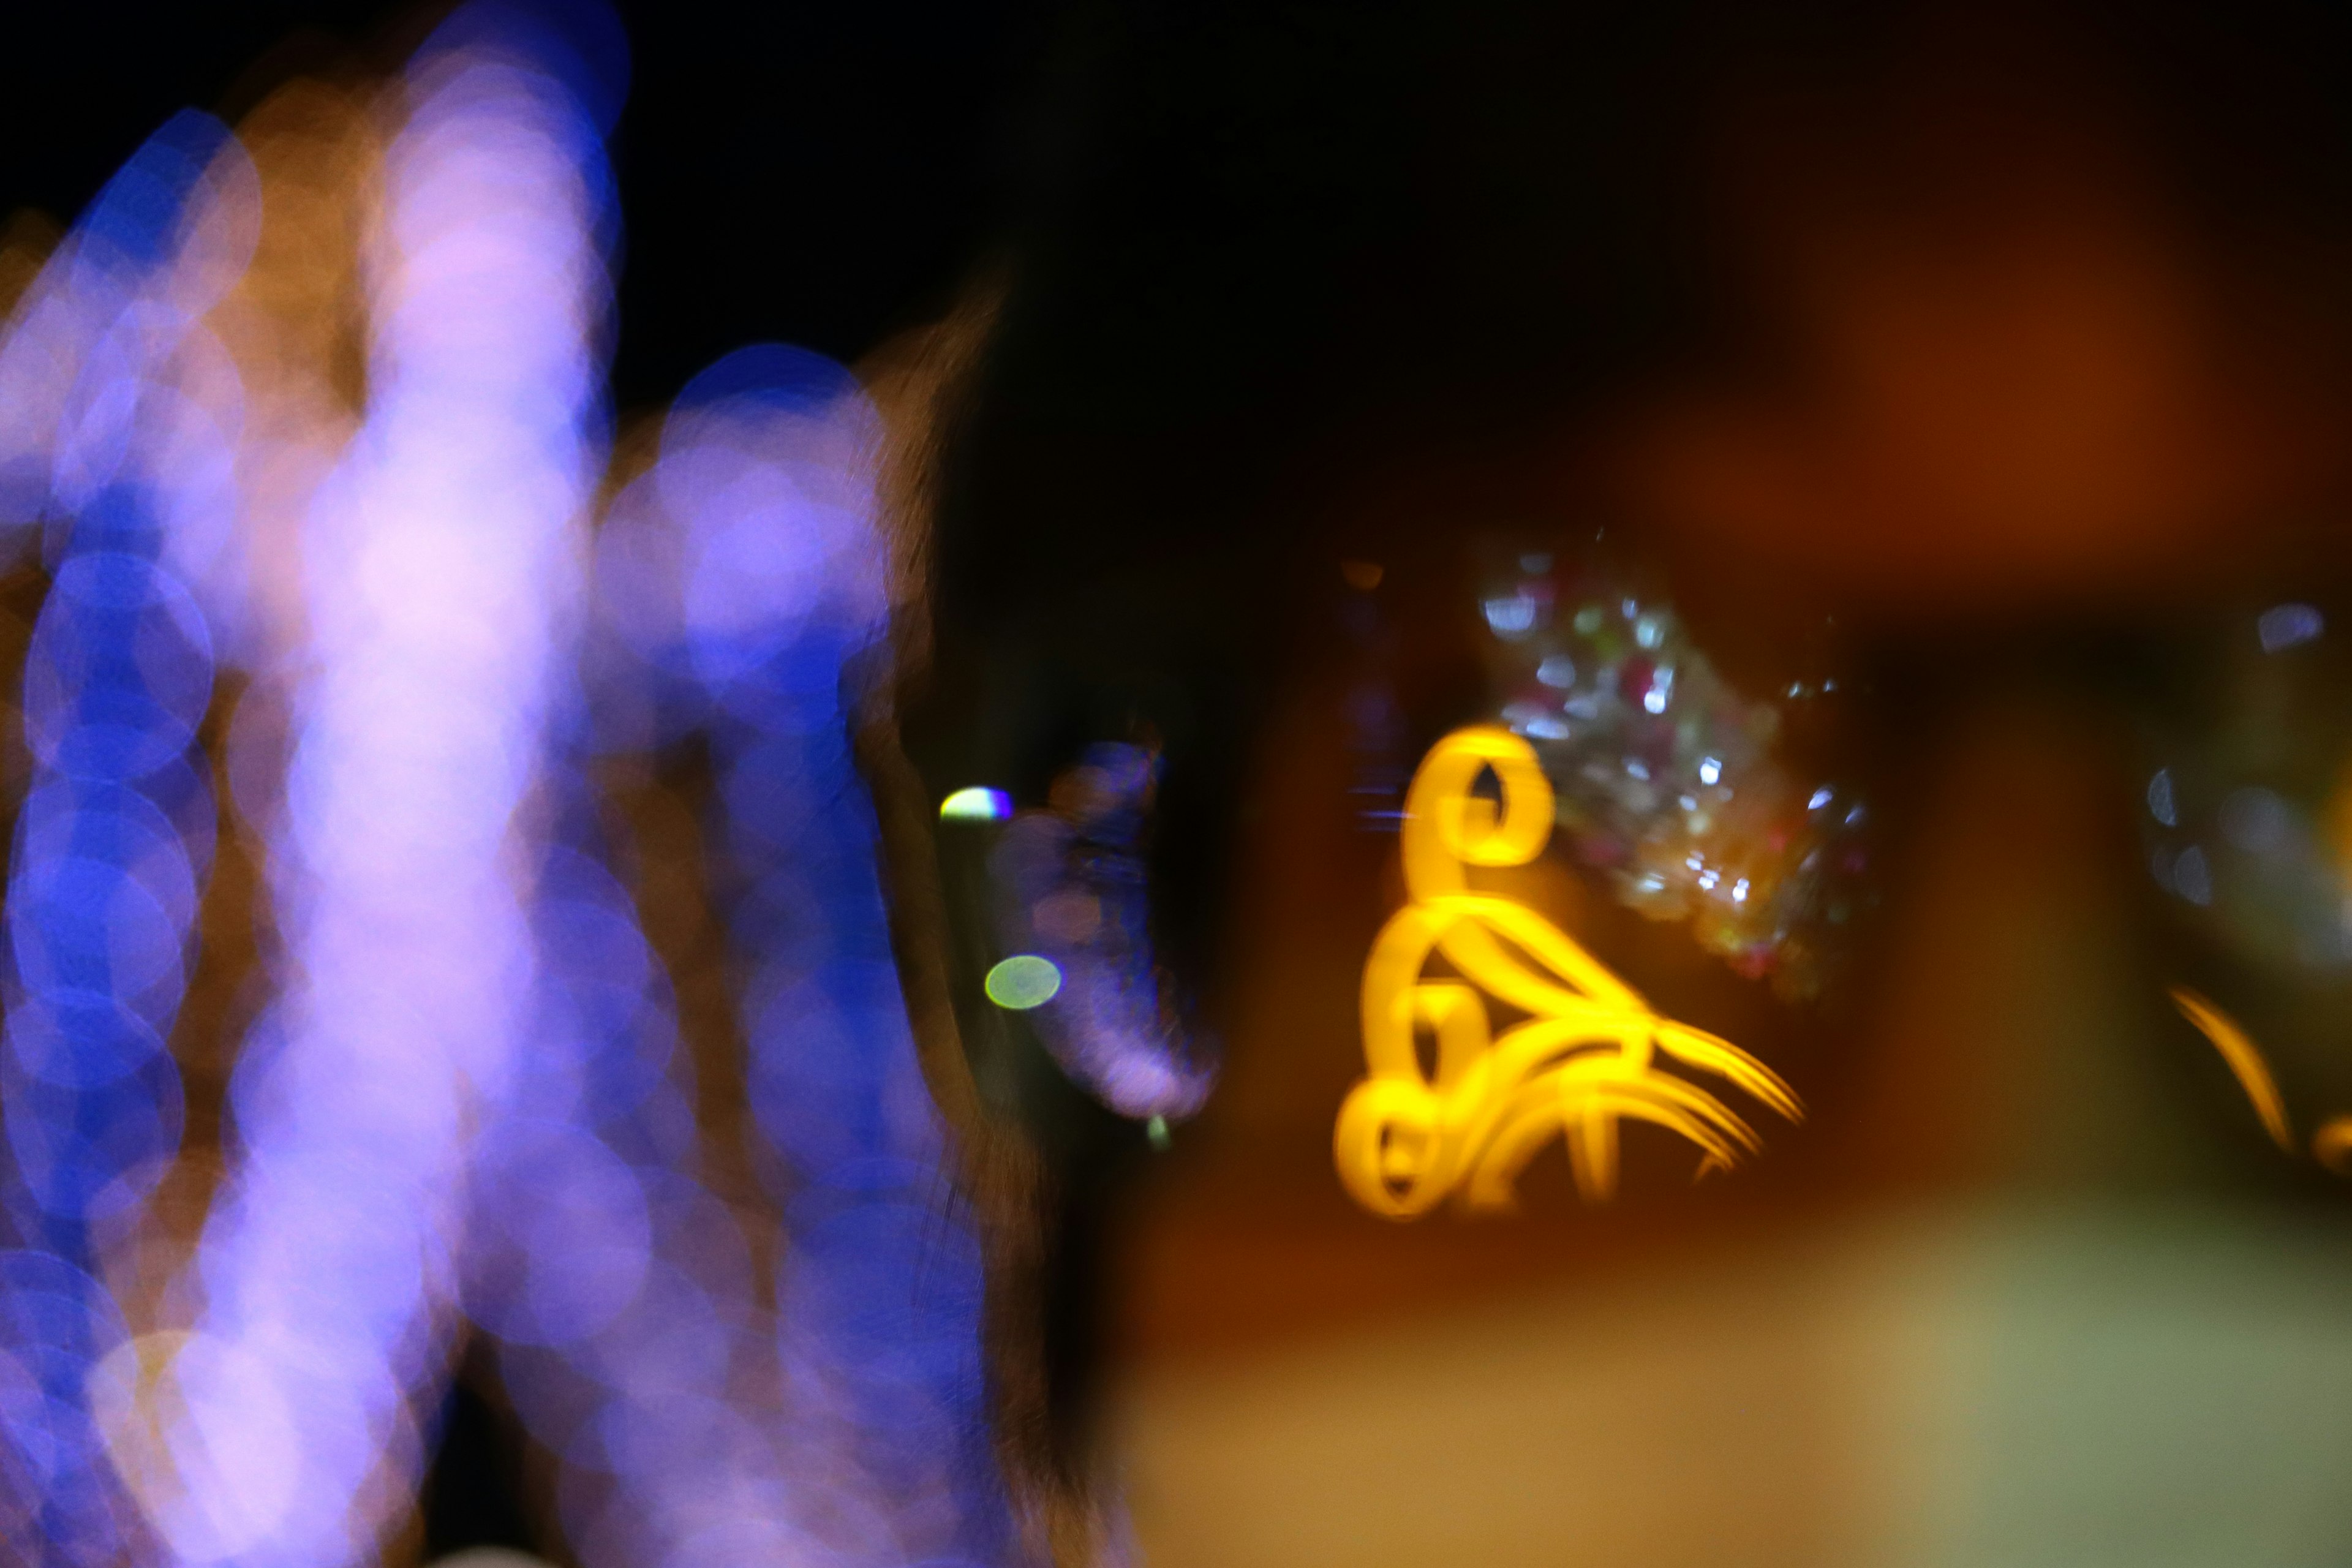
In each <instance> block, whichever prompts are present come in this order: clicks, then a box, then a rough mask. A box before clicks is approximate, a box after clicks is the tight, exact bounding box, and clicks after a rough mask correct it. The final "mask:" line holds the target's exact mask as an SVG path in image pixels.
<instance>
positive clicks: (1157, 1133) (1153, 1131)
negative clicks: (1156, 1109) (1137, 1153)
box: [1143, 1116, 1175, 1154]
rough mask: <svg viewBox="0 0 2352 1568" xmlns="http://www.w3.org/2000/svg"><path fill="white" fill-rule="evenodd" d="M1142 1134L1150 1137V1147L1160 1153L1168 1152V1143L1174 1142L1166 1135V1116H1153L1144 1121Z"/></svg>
mask: <svg viewBox="0 0 2352 1568" xmlns="http://www.w3.org/2000/svg"><path fill="white" fill-rule="evenodd" d="M1143 1135H1144V1136H1145V1137H1146V1138H1149V1139H1150V1140H1151V1146H1152V1148H1153V1149H1155V1150H1157V1151H1158V1152H1160V1153H1162V1154H1165V1153H1166V1152H1168V1145H1169V1144H1171V1143H1172V1142H1175V1140H1174V1139H1172V1138H1171V1137H1169V1136H1168V1118H1166V1117H1164V1116H1155V1117H1153V1118H1152V1119H1151V1120H1150V1121H1147V1122H1145V1123H1144V1124H1143Z"/></svg>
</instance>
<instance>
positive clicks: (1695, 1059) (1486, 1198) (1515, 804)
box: [1333, 727, 1803, 1219]
mask: <svg viewBox="0 0 2352 1568" xmlns="http://www.w3.org/2000/svg"><path fill="white" fill-rule="evenodd" d="M1486 773H1493V774H1494V775H1495V778H1496V781H1497V782H1498V783H1499V784H1500V785H1501V790H1502V799H1501V803H1500V806H1499V809H1498V808H1497V805H1496V803H1495V802H1492V801H1488V800H1485V799H1481V798H1479V797H1477V796H1475V795H1473V794H1472V791H1473V789H1474V788H1475V786H1476V784H1477V783H1478V781H1479V779H1480V778H1481V777H1482V776H1483V775H1485V774H1486ZM1552 821H1553V808H1552V792H1551V784H1550V782H1549V780H1547V779H1546V778H1545V777H1544V773H1543V770H1542V768H1541V767H1540V766H1538V763H1537V762H1536V757H1535V752H1533V750H1532V749H1530V748H1529V747H1528V743H1527V742H1525V741H1522V740H1521V739H1519V738H1518V737H1517V736H1516V735H1514V734H1511V733H1510V732H1509V731H1505V730H1499V729H1494V728H1489V727H1478V728H1474V729H1467V730H1459V731H1455V732H1454V733H1453V734H1451V735H1448V736H1447V737H1446V738H1445V739H1444V740H1443V741H1440V742H1438V743H1437V744H1436V745H1435V746H1434V747H1433V748H1431V750H1430V752H1429V754H1428V756H1427V757H1425V758H1423V761H1422V764H1421V768H1420V771H1419V772H1418V773H1415V774H1414V776H1413V781H1412V790H1411V792H1410V793H1409V794H1408V795H1407V796H1406V798H1405V820H1404V828H1403V851H1404V879H1405V889H1406V893H1407V896H1408V900H1409V901H1408V902H1407V903H1406V905H1405V907H1404V908H1403V909H1402V910H1398V911H1397V912H1396V914H1394V915H1393V916H1391V918H1390V920H1389V922H1388V924H1387V925H1386V926H1384V927H1383V928H1382V929H1381V934H1380V936H1379V938H1378V939H1377V940H1376V941H1375V942H1374V943H1373V945H1372V951H1371V954H1370V957H1369V958H1368V959H1367V960H1366V962H1365V965H1364V979H1363V990H1362V1008H1363V1031H1364V1058H1365V1064H1366V1066H1367V1068H1369V1076H1368V1077H1367V1078H1366V1079H1364V1080H1363V1081H1362V1082H1360V1083H1359V1084H1358V1085H1357V1086H1356V1087H1355V1089H1353V1090H1351V1091H1350V1092H1349V1096H1348V1098H1347V1100H1346V1102H1345V1103H1344V1104H1343V1105H1342V1106H1341V1107H1340V1110H1339V1125H1338V1127H1337V1128H1336V1129H1335V1131H1334V1134H1333V1154H1334V1157H1335V1159H1336V1160H1337V1162H1338V1164H1339V1177H1340V1180H1341V1181H1342V1182H1343V1183H1345V1184H1346V1185H1347V1188H1348V1190H1349V1193H1350V1194H1353V1195H1354V1196H1355V1198H1356V1199H1357V1201H1358V1202H1360V1203H1361V1204H1362V1205H1364V1206H1365V1207H1366V1208H1368V1209H1370V1210H1371V1211H1372V1212H1373V1213H1375V1214H1378V1215H1386V1216H1388V1217H1389V1218H1391V1219H1410V1218H1412V1217H1413V1216H1415V1215H1422V1214H1425V1213H1427V1212H1428V1211H1429V1210H1430V1209H1432V1208H1433V1207H1435V1206H1436V1205H1438V1204H1439V1203H1440V1202H1442V1201H1443V1200H1444V1198H1445V1197H1446V1196H1447V1195H1448V1194H1457V1193H1458V1194H1459V1195H1460V1197H1461V1199H1462V1201H1463V1204H1464V1205H1465V1207H1467V1208H1469V1209H1472V1210H1507V1209H1509V1208H1510V1207H1511V1206H1512V1203H1513V1196H1514V1186H1515V1184H1516V1183H1517V1178H1518V1173H1519V1172H1520V1170H1521V1169H1522V1168H1523V1167H1524V1166H1525V1165H1526V1164H1527V1163H1528V1160H1529V1159H1530V1158H1532V1157H1533V1156H1534V1155H1535V1153H1536V1152H1538V1150H1539V1149H1541V1148H1542V1147H1543V1146H1544V1145H1545V1144H1546V1143H1548V1142H1550V1140H1551V1136H1552V1134H1553V1132H1554V1131H1559V1133H1561V1134H1563V1135H1564V1136H1565V1138H1566V1140H1567V1142H1568V1152H1569V1159H1570V1165H1571V1167H1572V1168H1573V1170H1574V1172H1575V1174H1576V1184H1577V1189H1578V1191H1579V1192H1580V1193H1581V1194H1583V1195H1584V1196H1585V1198H1586V1199H1587V1200H1588V1201H1594V1202H1598V1201H1602V1200H1605V1199H1607V1198H1608V1197H1609V1196H1610V1195H1611V1194H1612V1193H1613V1192H1614V1191H1615V1190H1616V1184H1617V1138H1618V1123H1619V1122H1620V1121H1626V1120H1632V1121H1646V1122H1649V1123H1651V1124H1653V1125H1654V1126H1658V1127H1663V1128H1665V1129H1666V1130H1667V1131H1672V1132H1675V1133H1676V1134H1679V1135H1680V1136H1681V1137H1683V1138H1685V1139H1687V1140H1688V1141H1689V1142H1693V1143H1695V1144H1696V1145H1697V1146H1698V1148H1699V1149H1700V1151H1701V1152H1702V1155H1703V1158H1702V1159H1701V1160H1700V1162H1699V1167H1698V1169H1699V1173H1700V1174H1702V1175H1703V1174H1705V1173H1706V1172H1708V1171H1710V1170H1728V1169H1729V1168H1730V1167H1731V1166H1733V1165H1735V1164H1737V1163H1738V1162H1739V1159H1740V1158H1741V1156H1742V1155H1743V1154H1746V1153H1754V1152H1758V1151H1759V1149H1760V1148H1761V1147H1762V1144H1761V1141H1760V1140H1759V1138H1758V1136H1757V1134H1756V1132H1755V1131H1754V1130H1753V1129H1751V1128H1750V1127H1749V1126H1748V1123H1747V1122H1746V1121H1743V1120H1741V1119H1740V1118H1739V1117H1738V1115H1736V1114H1734V1113H1733V1112H1732V1111H1731V1110H1729V1109H1728V1108H1727V1107H1726V1106H1725V1105H1724V1104H1723V1103H1722V1102H1721V1101H1720V1100H1717V1099H1716V1098H1715V1096H1713V1095H1712V1094H1709V1093H1707V1092H1706V1090H1704V1089H1699V1088H1697V1087H1696V1086H1694V1085H1692V1084H1690V1083H1687V1082H1685V1081H1684V1080H1683V1079H1678V1078H1675V1077H1672V1076H1669V1075H1668V1074H1667V1073H1665V1072H1664V1071H1662V1070H1660V1067H1659V1063H1658V1057H1659V1055H1660V1054H1661V1053H1663V1054H1664V1056H1665V1057H1667V1058H1671V1059H1672V1060H1673V1061H1674V1062H1675V1063H1677V1064H1679V1065H1681V1066H1682V1067H1684V1068H1690V1069H1694V1070H1696V1071H1698V1072H1703V1073H1709V1074H1713V1075H1714V1076H1716V1077H1718V1078H1722V1079H1728V1080H1730V1081H1731V1082H1732V1083H1733V1084H1734V1085H1736V1086H1738V1088H1740V1089H1744V1090H1746V1091H1747V1092H1748V1094H1750V1095H1751V1096H1753V1097H1754V1098H1756V1099H1757V1100H1761V1101H1762V1102H1763V1103H1764V1104H1765V1105H1767V1106H1769V1107H1770V1108H1771V1109H1772V1110H1776V1111H1778V1112H1779V1113H1780V1114H1781V1115H1782V1116H1784V1117H1787V1118H1788V1119H1789V1120H1790V1121H1797V1120H1799V1119H1801V1116H1802V1114H1803V1112H1802V1108H1801V1105H1800V1104H1799V1102H1798V1100H1797V1097H1796V1095H1795V1093H1794V1092H1793V1091H1792V1090H1790V1088H1789V1086H1788V1085H1787V1084H1785V1083H1783V1082H1782V1081H1781V1080H1780V1078H1779V1077H1778V1076H1777V1075H1776V1074H1774V1073H1773V1072H1772V1070H1771V1069H1770V1068H1767V1067H1765V1066H1764V1064H1763V1063H1761V1062H1759V1061H1758V1060H1757V1059H1756V1058H1753V1057H1751V1056H1749V1055H1748V1053H1747V1052H1745V1051H1743V1050H1741V1049H1739V1047H1737V1046H1734V1045H1732V1044H1731V1043H1729V1042H1728V1041H1726V1040H1722V1039H1718V1038H1717V1037H1715V1036H1713V1035H1709V1034H1706V1033H1705V1032H1704V1031H1702V1030H1698V1029H1695V1028H1692V1027H1691V1026H1688V1025H1686V1024H1681V1023H1677V1022H1675V1020H1673V1019H1670V1018H1667V1017H1664V1016H1661V1015H1660V1014H1659V1013H1658V1012H1657V1011H1656V1010H1655V1009H1654V1008H1653V1007H1652V1006H1651V1005H1649V1003H1648V1002H1646V1001H1644V1000H1643V998H1642V997H1641V996H1640V995H1639V994H1637V993H1635V992H1634V991H1633V988H1632V987H1630V986H1628V985H1627V984H1625V983H1624V982H1623V981H1622V980H1620V979H1619V978H1618V977H1617V976H1616V975H1615V974H1614V973H1612V972H1611V971H1610V970H1609V968H1608V967H1607V966H1606V965H1605V964H1603V963H1601V962H1600V961H1599V960H1597V959H1595V958H1594V957H1593V956H1592V955H1591V953H1589V952H1586V951H1585V950H1584V948H1583V947H1582V946H1580V944H1578V942H1576V941H1575V940H1574V939H1573V938H1571V937H1570V936H1569V935H1568V934H1567V933H1566V932H1564V931H1561V930H1560V929H1559V927H1557V926H1555V925H1553V924H1552V923H1551V922H1550V921H1547V920H1545V919H1544V918H1543V916H1541V915H1540V914H1538V913H1537V912H1536V911H1535V910H1530V909H1528V908H1526V907H1524V906H1522V905H1520V904H1517V903H1514V902H1512V901H1511V900H1508V899H1504V898H1498V897H1496V896H1494V895H1491V894H1485V893H1479V892H1475V891H1474V890H1472V889H1471V888H1470V885H1469V878H1468V875H1467V868H1469V867H1473V866H1483V867H1507V866H1523V865H1526V864H1527V863H1528V862H1529V861H1531V860H1533V859H1534V858H1536V857H1537V856H1538V855H1539V854H1541V853H1542V851H1543V847H1544V845H1545V843H1546V841H1547V840H1548V839H1549V837H1551V827H1552ZM1439 956H1442V957H1443V958H1444V960H1445V962H1446V963H1448V964H1449V965H1450V966H1451V967H1452V969H1453V971H1454V973H1453V974H1452V975H1444V974H1441V975H1438V976H1433V977H1431V976H1425V975H1424V973H1423V972H1424V971H1425V970H1426V969H1427V967H1428V965H1429V963H1430V961H1431V959H1432V958H1433V957H1439ZM1486 996H1493V997H1494V998H1496V1000H1497V1001H1500V1002H1502V1003H1504V1004H1505V1005H1507V1006H1510V1007H1512V1008H1514V1009H1517V1011H1519V1012H1523V1013H1526V1014H1528V1015H1529V1016H1528V1019H1527V1020H1526V1021H1525V1022H1523V1023H1520V1024H1517V1025H1515V1026H1512V1027H1510V1028H1508V1029H1506V1030H1505V1031H1504V1032H1503V1033H1502V1035H1501V1036H1500V1037H1495V1036H1494V1035H1493V1033H1492V1030H1491V1027H1490V1025H1489V1020H1488V1017H1487V1012H1486ZM1423 1030H1426V1031H1427V1032H1428V1033H1429V1034H1430V1035H1431V1036H1432V1037H1433V1038H1434V1040H1435V1043H1436V1071H1435V1074H1434V1076H1431V1075H1430V1074H1428V1073H1426V1072H1424V1071H1423V1067H1422V1057H1421V1050H1420V1047H1419V1044H1418V1037H1419V1036H1420V1035H1421V1033H1422V1032H1423Z"/></svg>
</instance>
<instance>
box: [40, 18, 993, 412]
mask: <svg viewBox="0 0 2352 1568" xmlns="http://www.w3.org/2000/svg"><path fill="white" fill-rule="evenodd" d="M617 9H618V10H619V12H620V15H621V19H622V22H623V25H624V26H625V27H626V28H627V30H628V34H629V37H630V41H631V44H632V47H633V54H634V61H633V63H634V75H633V79H632V82H631V85H630V91H629V97H628V101H627V104H626V106H625V109H624V110H623V111H622V115H621V120H620V123H619V126H618V129H617V132H616V134H615V137H614V144H613V148H612V153H613V158H614V168H615V172H616V174H617V175H618V178H619V184H620V194H621V202H622V208H623V223H624V226H625V240H624V244H625V251H624V254H623V256H622V258H621V268H620V276H619V279H618V287H619V307H620V312H619V313H620V323H621V325H620V338H619V342H618V345H617V350H616V354H615V361H614V392H615V395H616V397H617V399H618V401H619V403H620V405H622V406H623V407H624V408H627V407H633V406H637V405H646V404H655V403H659V402H663V401H666V400H667V398H668V397H669V396H670V395H672V394H674V393H675V392H676V391H677V389H678V387H679V386H680V385H681V384H684V383H685V382H686V381H687V380H688V378H689V377H690V376H691V375H692V374H694V373H695V371H697V370H698V369H699V368H701V367H702V366H703V365H705V364H708V363H709V362H710V361H711V360H713V359H716V358H717V357H718V356H719V355H720V354H722V353H726V352H727V351H728V350H730V349H732V348H737V347H740V346H741V345H742V344H744V343H747V342H757V341H760V340H763V339H780V340H782V341H784V342H794V343H800V344H803V345H805V346H807V347H810V348H814V349H818V350H820V351H822V352H824V353H828V354H832V355H834V356H835V357H836V358H843V359H847V358H853V357H855V356H856V355H857V354H859V353H863V352H864V351H866V349H868V348H870V347H872V346H873V345H874V344H875V343H876V342H877V341H878V340H879V339H880V338H881V337H882V336H884V335H885V334H887V332H888V331H890V330H891V328H892V327H894V326H895V325H898V324H899V323H901V322H903V321H909V320H913V319H917V318H919V316H921V315H922V314H924V313H926V312H927V311H929V310H931V309H932V308H934V306H935V304H936V303H937V302H938V301H940V300H944V298H945V297H946V296H947V294H948V292H949V291H950V289H951V287H952V285H953V282H954V280H955V279H957V278H958V277H959V276H960V275H961V273H962V272H963V271H964V269H965V268H966V267H967V265H968V264H969V262H970V260H971V258H973V257H974V256H975V255H976V254H977V253H978V251H979V250H980V249H981V247H982V246H983V245H984V244H985V243H986V239H985V235H986V230H987V225H988V215H989V214H990V213H991V212H992V210H994V209H995V207H996V206H997V205H998V204H997V202H996V201H995V199H994V195H995V193H996V191H997V190H998V188H999V187H1000V186H1001V184H1002V183H1003V169H1004V167H1005V165H1006V156H1005V149H1006V145H1007V141H1008V136H1007V132H1006V126H1007V123H1008V118H1009V117H1008V105H1009V104H1010V103H1011V102H1012V101H1013V87H1014V84H1015V83H1016V82H1017V81H1019V80H1020V79H1022V78H1023V76H1024V69H1025V66H1026V63H1027V57H1028V55H1029V54H1030V52H1031V48H1032V40H1033V39H1034V37H1036V35H1037V33H1038V31H1039V28H1038V26H1037V25H1036V23H1035V21H1034V16H1035V14H1036V12H1037V10H1038V8H1037V7H1035V6H1023V5H1016V4H1015V3H1014V0H857V3H856V4H850V5H843V4H805V3H803V4H794V3H790V0H784V3H779V4H773V5H727V4H715V3H712V0H653V3H644V0H624V3H623V4H621V5H618V7H617ZM12 10H13V13H14V14H13V15H11V16H9V18H8V26H7V28H6V31H5V54H4V55H0V213H6V212H13V211H15V210H16V209H17V208H20V207H27V206H29V207H37V208H39V209H40V210H42V211H44V212H46V213H47V214H48V215H49V216H52V217H55V218H57V219H58V221H59V222H60V223H69V222H70V221H71V220H72V218H73V216H74V215H75V214H76V213H78V212H79V211H80V210H81V207H82V206H83V205H84V204H85V203H86V202H88V201H89V198H90V196H91V195H94V194H96V192H97V191H98V189H99V187H100V185H102V184H104V183H105V182H106V179H107V177H108V176H109V175H110V174H112V173H113V172H114V170H115V169H116V168H117V167H119V166H120V165H121V163H122V161H123V160H124V159H125V158H126V157H128V156H129V155H130V153H131V151H132V150H133V149H135V148H136V147H137V146H138V145H139V143H140V142H142V141H143V140H145V139H146V137H147V136H148V135H149V134H150V133H151V132H152V131H154V129H155V128H156V127H157V126H159V125H161V124H162V123H163V121H164V120H166V119H167V118H169V117H170V116H171V114H172V113H173V111H174V110H179V109H181V108H184V107H187V106H189V105H194V106H196V107H198V108H203V109H209V110H214V111H215V112H220V113H224V114H225V115H226V116H227V117H229V118H231V119H234V117H235V113H236V110H238V109H239V108H240V107H242V106H243V105H245V104H248V103H250V102H252V101H254V100H257V99H258V98H259V97H260V96H262V95H263V94H264V93H266V92H267V91H268V89H269V88H270V87H271V86H272V85H274V84H275V82H276V81H278V80H279V79H283V78H284V77H285V76H287V75H289V74H293V73H295V72H297V71H299V69H301V68H303V67H304V66H306V65H309V64H312V63H314V62H323V61H331V60H332V59H333V58H335V57H336V56H337V55H338V53H349V54H352V55H356V56H358V57H360V58H369V57H376V58H381V59H383V61H384V62H385V63H390V62H392V61H394V60H396V59H397V58H399V56H400V54H401V52H402V51H403V46H404V42H405V41H407V40H409V39H413V38H414V37H415V36H416V33H417V32H418V30H419V29H420V26H421V25H422V24H421V23H420V21H419V18H420V17H425V16H430V15H431V14H432V13H431V12H430V11H425V10H421V9H420V8H419V7H417V6H415V5H391V4H384V3H383V0H242V3H227V0H215V3H206V0H158V3H150V0H139V3H135V4H133V3H122V0H100V3H95V4H91V3H73V4H63V5H37V6H35V5H24V6H17V7H13V8H12Z"/></svg>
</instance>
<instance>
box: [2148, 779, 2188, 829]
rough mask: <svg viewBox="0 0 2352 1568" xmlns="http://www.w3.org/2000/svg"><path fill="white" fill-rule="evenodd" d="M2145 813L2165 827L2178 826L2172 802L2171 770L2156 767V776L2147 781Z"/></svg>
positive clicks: (2177, 818) (2178, 819)
mask: <svg viewBox="0 0 2352 1568" xmlns="http://www.w3.org/2000/svg"><path fill="white" fill-rule="evenodd" d="M2147 814H2148V815H2149V816H2153V817H2154V818H2156V819H2157V820H2158V822H2161V823H2162V824H2164V826H2167V827H2178V826H2180V816H2179V812H2178V811H2177V810H2175V808H2174V806H2173V804H2172V771H2171V770H2170V769H2169V768H2158V769H2157V770H2156V776H2155V777H2154V778H2152V779H2150V780H2148V781H2147Z"/></svg>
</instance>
